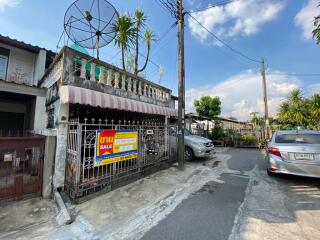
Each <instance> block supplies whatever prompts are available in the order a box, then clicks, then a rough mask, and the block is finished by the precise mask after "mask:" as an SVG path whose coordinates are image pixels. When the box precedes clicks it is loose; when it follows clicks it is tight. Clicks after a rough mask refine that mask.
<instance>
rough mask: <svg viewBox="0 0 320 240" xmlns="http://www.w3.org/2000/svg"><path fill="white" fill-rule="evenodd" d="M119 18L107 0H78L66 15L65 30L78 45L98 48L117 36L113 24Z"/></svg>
mask: <svg viewBox="0 0 320 240" xmlns="http://www.w3.org/2000/svg"><path fill="white" fill-rule="evenodd" d="M118 18H119V14H118V12H117V10H116V9H115V8H114V6H113V5H112V4H111V3H109V2H108V1H106V0H77V1H75V2H74V3H72V4H71V5H70V7H69V8H68V10H67V11H66V13H65V16H64V30H65V32H66V33H67V35H68V37H69V38H70V39H71V40H72V41H73V42H74V43H75V44H77V45H79V46H81V47H84V48H89V49H96V50H97V58H98V59H99V48H101V47H104V46H106V45H107V44H109V43H110V42H111V41H112V40H113V39H114V38H115V36H116V33H115V32H113V31H112V24H113V23H115V22H116V21H117V20H118Z"/></svg>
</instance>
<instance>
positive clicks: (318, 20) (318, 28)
mask: <svg viewBox="0 0 320 240" xmlns="http://www.w3.org/2000/svg"><path fill="white" fill-rule="evenodd" d="M318 7H320V4H319V6H318ZM313 25H314V27H315V29H314V30H313V31H312V34H313V38H314V39H316V41H317V44H319V45H320V15H319V16H317V17H315V18H314V22H313Z"/></svg>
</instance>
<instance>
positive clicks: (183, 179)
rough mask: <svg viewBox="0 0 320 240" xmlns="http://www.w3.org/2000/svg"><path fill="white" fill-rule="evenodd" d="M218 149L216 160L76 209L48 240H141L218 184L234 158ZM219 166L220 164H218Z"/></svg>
mask: <svg viewBox="0 0 320 240" xmlns="http://www.w3.org/2000/svg"><path fill="white" fill-rule="evenodd" d="M224 151H226V149H221V150H220V149H219V150H218V152H220V153H217V157H216V158H214V159H210V160H207V161H204V160H197V161H195V162H192V163H188V164H186V167H185V170H184V171H180V170H179V169H178V168H177V166H173V167H171V168H169V169H167V170H163V171H160V172H157V173H155V174H153V175H151V176H148V177H146V178H144V179H141V180H139V181H136V182H133V183H131V184H129V185H127V186H124V187H122V188H119V189H116V190H114V191H112V192H109V193H107V194H104V195H101V196H99V197H97V198H95V199H92V200H90V201H88V202H85V203H82V204H80V205H77V206H76V207H75V212H76V215H77V218H76V220H75V222H74V223H73V224H71V225H68V226H64V227H62V228H59V229H58V230H57V231H56V232H54V233H53V234H51V235H50V236H48V237H49V239H71V238H73V239H112V240H123V239H139V238H140V237H141V236H142V235H143V234H144V233H145V232H147V231H148V230H149V229H151V228H152V227H153V226H155V225H156V224H157V223H158V222H159V221H161V220H162V219H163V218H165V217H166V216H167V215H168V214H169V213H170V212H172V211H173V210H174V209H175V207H176V206H178V205H179V204H180V203H181V202H182V201H183V200H184V199H186V198H187V197H188V196H189V195H191V194H192V193H194V192H196V191H197V190H199V189H200V188H201V187H202V186H203V185H204V184H205V183H207V182H208V181H217V182H219V180H218V178H219V176H220V174H221V173H223V172H227V171H228V172H230V170H228V169H227V167H226V166H225V164H226V161H227V160H228V159H229V158H230V157H231V156H230V155H228V154H225V153H222V152H224ZM217 162H220V163H219V164H217ZM231 172H232V173H235V171H231Z"/></svg>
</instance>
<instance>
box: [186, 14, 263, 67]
mask: <svg viewBox="0 0 320 240" xmlns="http://www.w3.org/2000/svg"><path fill="white" fill-rule="evenodd" d="M188 15H189V16H190V17H191V18H192V19H194V20H195V21H196V22H197V23H198V24H199V25H200V26H201V27H202V28H203V29H205V30H206V31H207V32H208V33H210V34H211V35H212V36H213V37H214V38H215V39H216V40H218V41H219V42H220V43H222V44H223V45H225V46H226V47H227V48H229V49H230V50H231V51H233V52H235V53H236V54H238V55H240V56H242V57H243V58H246V59H247V60H249V61H252V62H255V63H261V61H259V60H256V59H253V58H251V57H249V56H247V55H246V54H244V53H242V52H240V51H239V50H237V49H235V48H233V47H232V46H230V45H229V44H227V43H226V42H224V41H223V40H222V39H220V38H219V37H218V36H217V35H216V34H214V33H213V32H211V31H210V30H209V29H208V28H206V27H205V26H204V25H203V24H202V23H200V22H199V21H198V20H197V19H196V18H195V17H194V16H192V15H191V14H190V13H188Z"/></svg>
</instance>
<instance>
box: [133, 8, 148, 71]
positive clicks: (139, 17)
mask: <svg viewBox="0 0 320 240" xmlns="http://www.w3.org/2000/svg"><path fill="white" fill-rule="evenodd" d="M146 21H147V17H146V15H145V14H144V12H143V11H142V10H141V9H137V10H136V12H135V24H136V27H135V28H136V29H135V30H136V35H135V38H136V39H135V41H136V42H135V44H136V55H135V59H134V74H135V75H138V62H139V39H140V30H141V28H142V27H144V26H145V22H146Z"/></svg>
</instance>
